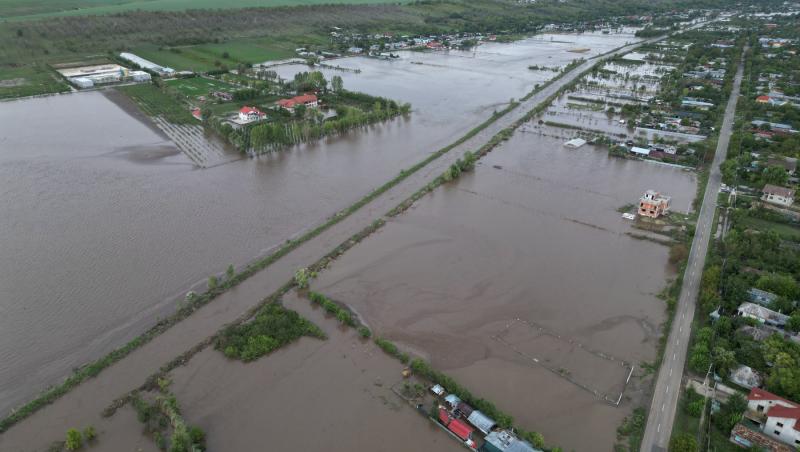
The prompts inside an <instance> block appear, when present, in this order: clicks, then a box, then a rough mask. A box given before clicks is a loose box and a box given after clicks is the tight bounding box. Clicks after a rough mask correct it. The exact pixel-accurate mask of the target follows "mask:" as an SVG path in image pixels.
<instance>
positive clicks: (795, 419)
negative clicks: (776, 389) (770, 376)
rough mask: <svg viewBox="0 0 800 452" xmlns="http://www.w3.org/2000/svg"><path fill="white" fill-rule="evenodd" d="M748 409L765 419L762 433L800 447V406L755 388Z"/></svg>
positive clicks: (749, 396)
mask: <svg viewBox="0 0 800 452" xmlns="http://www.w3.org/2000/svg"><path fill="white" fill-rule="evenodd" d="M747 408H748V410H750V411H751V412H752V413H754V414H756V415H757V416H758V417H759V418H760V419H763V423H762V424H761V431H762V432H764V434H766V435H767V436H770V437H772V438H775V439H777V440H778V441H781V442H784V443H786V444H789V445H791V446H795V447H797V446H800V404H798V403H796V402H792V401H791V400H788V399H784V398H783V397H780V396H777V395H775V394H772V393H771V392H767V391H765V390H763V389H758V388H753V389H751V390H750V394H748V395H747Z"/></svg>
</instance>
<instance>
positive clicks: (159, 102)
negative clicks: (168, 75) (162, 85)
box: [117, 83, 197, 124]
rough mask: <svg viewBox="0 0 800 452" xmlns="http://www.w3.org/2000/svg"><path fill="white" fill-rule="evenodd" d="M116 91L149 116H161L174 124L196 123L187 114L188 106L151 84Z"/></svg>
mask: <svg viewBox="0 0 800 452" xmlns="http://www.w3.org/2000/svg"><path fill="white" fill-rule="evenodd" d="M117 89H118V90H119V91H121V92H123V93H125V94H126V95H127V96H128V97H130V98H131V99H133V101H134V102H136V103H137V104H138V105H139V107H140V108H141V109H142V111H144V112H145V113H146V114H147V115H149V116H163V117H164V118H165V119H166V120H168V121H170V122H172V123H176V124H187V123H194V122H196V121H197V120H196V119H194V118H193V117H192V115H191V113H190V112H189V108H188V106H186V105H184V104H183V103H182V102H180V101H178V100H176V99H173V98H172V97H170V96H169V95H167V94H165V93H164V92H162V91H161V90H160V89H159V88H158V87H156V86H155V85H153V84H150V83H143V84H140V85H128V86H120V87H118V88H117Z"/></svg>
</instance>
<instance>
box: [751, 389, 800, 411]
mask: <svg viewBox="0 0 800 452" xmlns="http://www.w3.org/2000/svg"><path fill="white" fill-rule="evenodd" d="M747 400H781V401H783V402H786V403H788V404H790V405H792V406H794V407H797V406H798V404H797V403H795V402H792V401H791V400H788V399H784V398H783V397H780V396H776V395H775V394H773V393H771V392H769V391H765V390H763V389H759V388H753V389H751V390H750V394H747Z"/></svg>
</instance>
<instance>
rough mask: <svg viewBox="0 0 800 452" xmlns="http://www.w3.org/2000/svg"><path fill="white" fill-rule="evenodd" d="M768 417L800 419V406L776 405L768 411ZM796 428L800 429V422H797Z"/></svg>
mask: <svg viewBox="0 0 800 452" xmlns="http://www.w3.org/2000/svg"><path fill="white" fill-rule="evenodd" d="M767 417H779V418H782V419H794V420H795V421H800V408H798V407H793V408H790V407H785V406H781V405H775V406H773V407H772V408H770V409H769V411H767ZM794 429H795V430H797V431H800V422H795V424H794Z"/></svg>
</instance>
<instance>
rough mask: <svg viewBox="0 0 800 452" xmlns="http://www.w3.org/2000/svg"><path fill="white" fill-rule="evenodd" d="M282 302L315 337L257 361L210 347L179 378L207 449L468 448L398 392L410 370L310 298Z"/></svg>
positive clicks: (434, 451)
mask: <svg viewBox="0 0 800 452" xmlns="http://www.w3.org/2000/svg"><path fill="white" fill-rule="evenodd" d="M284 305H285V306H286V307H288V308H290V309H293V310H296V311H298V313H300V314H301V315H302V316H303V317H305V318H307V319H309V320H311V321H312V322H314V323H316V324H317V325H318V326H319V327H320V328H322V329H323V330H324V331H325V333H326V334H327V335H328V339H326V340H317V339H312V338H308V337H304V338H302V339H300V340H299V341H298V342H297V343H294V344H290V345H288V346H285V347H283V348H282V349H280V350H277V351H276V352H274V353H272V354H270V355H268V356H265V357H262V358H260V359H258V360H256V361H254V362H251V363H247V364H244V363H241V362H239V361H231V360H228V359H227V358H225V356H224V355H223V354H222V353H220V352H219V351H216V350H213V349H211V348H209V349H206V350H204V351H203V352H201V353H200V354H198V355H197V356H195V357H194V358H192V360H191V361H190V362H189V364H188V365H187V366H185V367H181V368H179V369H177V370H176V371H175V372H174V373H173V385H172V387H173V388H174V391H175V395H176V396H177V398H178V400H179V402H180V404H181V408H182V412H183V414H184V417H185V418H186V420H187V421H188V422H189V423H190V424H192V425H198V426H200V427H202V428H203V430H205V431H206V434H207V438H208V449H209V450H275V451H289V450H302V451H309V452H323V451H324V452H349V451H354V450H363V451H382V452H402V451H411V450H419V451H422V450H424V451H431V452H457V451H459V450H463V449H462V446H461V445H459V443H458V442H457V441H456V440H454V439H453V438H451V437H450V435H448V434H447V433H446V432H444V431H442V430H441V429H439V428H438V427H436V426H434V425H433V424H432V423H431V422H429V421H428V420H427V419H426V416H424V415H422V414H420V413H418V412H417V411H416V410H415V409H414V408H412V407H411V406H410V405H408V404H407V403H406V402H405V401H403V400H402V399H401V398H400V397H398V396H397V395H396V394H395V393H394V392H392V386H393V385H396V384H397V383H399V382H400V381H402V380H403V377H402V376H401V371H402V370H403V365H402V364H401V363H400V362H399V361H397V360H395V359H393V358H391V357H389V356H388V355H386V354H384V353H383V352H382V351H381V350H380V349H379V348H378V347H377V346H376V345H375V344H374V343H372V341H370V340H363V339H361V338H360V337H359V336H358V334H357V333H356V331H355V330H354V329H352V328H342V327H341V326H340V324H339V322H338V321H337V320H336V319H335V318H332V317H328V318H326V315H325V314H324V310H322V309H321V308H319V307H314V308H312V307H311V305H310V303H309V302H308V300H305V299H297V298H295V297H294V296H293V295H287V297H286V299H285V302H284Z"/></svg>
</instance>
